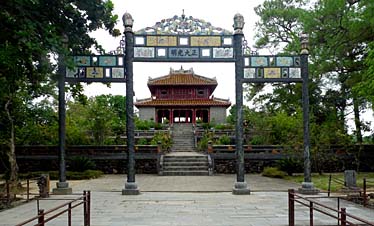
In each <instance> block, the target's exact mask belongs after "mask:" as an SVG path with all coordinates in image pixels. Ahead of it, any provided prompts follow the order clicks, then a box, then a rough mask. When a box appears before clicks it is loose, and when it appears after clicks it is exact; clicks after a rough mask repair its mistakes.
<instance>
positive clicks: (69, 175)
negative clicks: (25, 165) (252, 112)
mask: <svg viewBox="0 0 374 226" xmlns="http://www.w3.org/2000/svg"><path fill="white" fill-rule="evenodd" d="M42 174H49V178H50V179H51V180H58V171H47V172H45V171H35V172H28V173H20V174H19V175H18V176H19V178H20V179H31V178H37V177H40V175H42ZM103 174H104V173H103V172H102V171H100V170H85V171H83V172H73V171H67V172H66V179H68V180H87V179H94V178H98V177H101V176H102V175H103Z"/></svg>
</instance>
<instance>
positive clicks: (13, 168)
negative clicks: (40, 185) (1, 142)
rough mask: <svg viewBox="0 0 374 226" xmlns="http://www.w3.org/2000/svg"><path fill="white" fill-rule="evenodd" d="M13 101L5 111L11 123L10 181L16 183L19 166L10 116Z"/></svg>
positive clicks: (12, 121) (8, 102)
mask: <svg viewBox="0 0 374 226" xmlns="http://www.w3.org/2000/svg"><path fill="white" fill-rule="evenodd" d="M11 102H12V100H11V99H9V100H8V101H7V102H6V104H5V111H6V113H7V116H8V120H9V122H10V138H9V149H8V150H7V156H8V161H9V166H10V174H9V180H10V181H11V182H15V181H17V179H18V165H17V159H16V146H15V135H14V120H13V118H12V116H11V114H10V110H9V105H10V104H11Z"/></svg>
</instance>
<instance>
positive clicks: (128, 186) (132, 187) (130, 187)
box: [122, 182, 140, 195]
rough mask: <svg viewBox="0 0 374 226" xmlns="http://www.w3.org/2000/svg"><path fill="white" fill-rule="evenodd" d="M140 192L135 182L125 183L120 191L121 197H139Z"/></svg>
mask: <svg viewBox="0 0 374 226" xmlns="http://www.w3.org/2000/svg"><path fill="white" fill-rule="evenodd" d="M139 194H140V191H139V188H138V185H137V184H136V182H126V183H125V188H124V189H122V195H139Z"/></svg>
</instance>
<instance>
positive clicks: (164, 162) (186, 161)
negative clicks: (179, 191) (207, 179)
mask: <svg viewBox="0 0 374 226" xmlns="http://www.w3.org/2000/svg"><path fill="white" fill-rule="evenodd" d="M172 139H173V146H172V148H171V152H170V153H168V154H166V155H164V156H162V157H161V159H160V164H161V169H160V175H163V176H208V175H212V170H211V167H210V165H211V164H210V162H211V161H210V160H209V156H207V155H204V154H201V153H197V152H196V150H195V148H194V134H193V127H192V124H174V125H173V129H172Z"/></svg>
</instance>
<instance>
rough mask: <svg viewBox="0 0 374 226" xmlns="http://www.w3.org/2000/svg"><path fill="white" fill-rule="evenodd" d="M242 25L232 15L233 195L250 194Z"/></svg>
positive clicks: (237, 18)
mask: <svg viewBox="0 0 374 226" xmlns="http://www.w3.org/2000/svg"><path fill="white" fill-rule="evenodd" d="M243 27H244V17H243V16H242V15H241V14H239V13H238V14H236V15H235V16H234V30H235V31H234V55H235V95H236V103H235V104H236V127H235V142H236V143H235V145H236V182H235V184H234V187H233V190H232V193H233V194H234V195H246V194H250V190H249V188H248V185H247V182H245V168H244V150H243V84H242V79H243V76H244V75H243V74H244V62H243V46H242V44H243V39H244V34H243V30H242V29H243Z"/></svg>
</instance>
